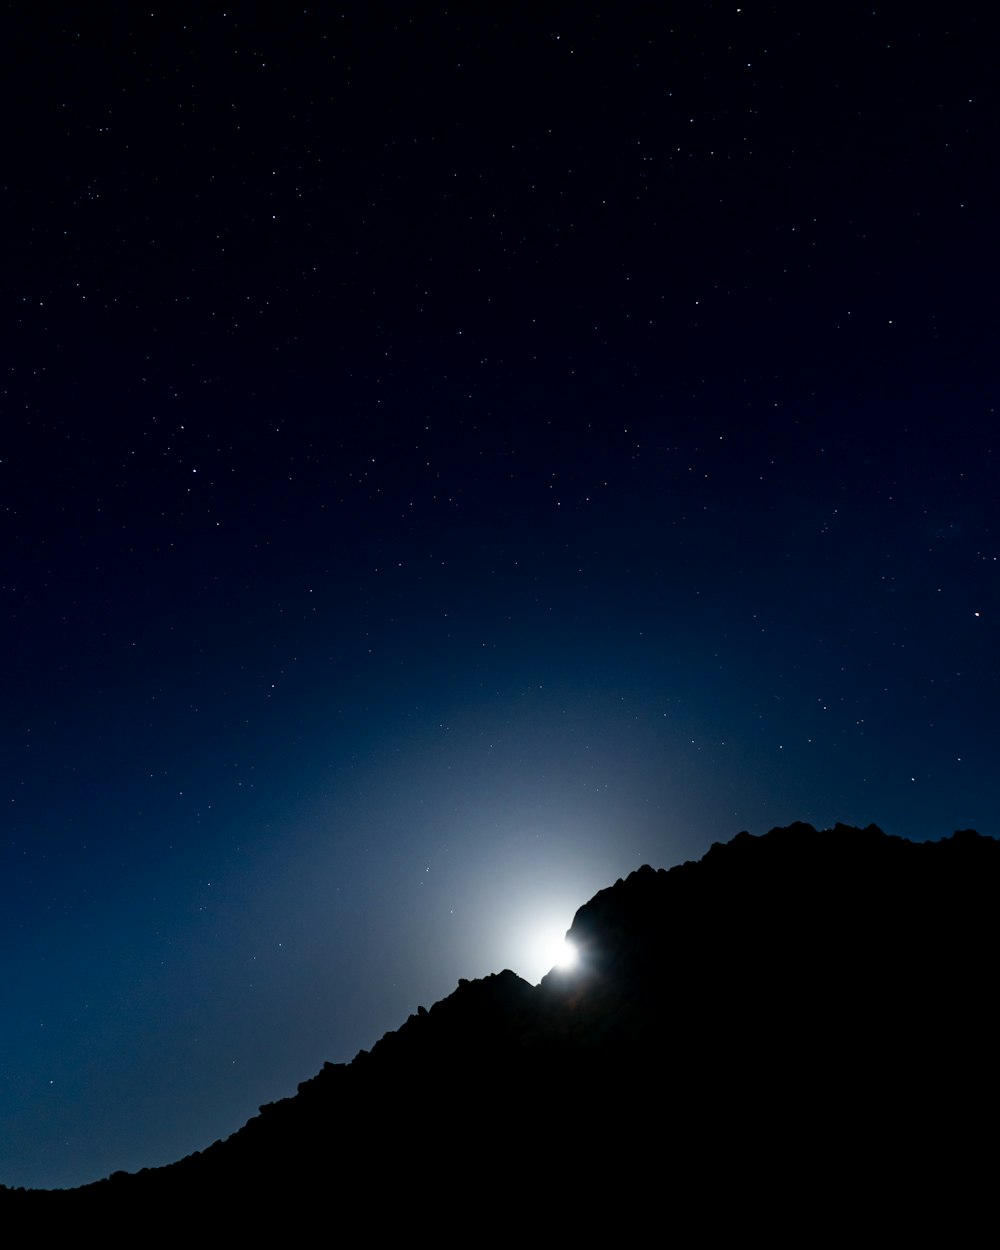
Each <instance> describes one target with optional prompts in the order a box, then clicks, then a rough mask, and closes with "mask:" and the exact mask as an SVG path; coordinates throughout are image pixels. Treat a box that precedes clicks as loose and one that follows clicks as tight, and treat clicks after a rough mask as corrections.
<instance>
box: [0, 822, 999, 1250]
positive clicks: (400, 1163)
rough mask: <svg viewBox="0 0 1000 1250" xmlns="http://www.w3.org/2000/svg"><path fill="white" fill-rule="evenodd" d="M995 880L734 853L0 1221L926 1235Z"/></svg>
mask: <svg viewBox="0 0 1000 1250" xmlns="http://www.w3.org/2000/svg"><path fill="white" fill-rule="evenodd" d="M998 886H1000V843H998V842H996V841H995V840H993V839H992V838H986V837H981V836H980V835H979V834H977V833H975V832H974V831H972V830H966V831H963V832H959V833H955V834H954V835H953V836H952V837H950V838H945V839H942V840H941V841H939V842H934V843H912V842H909V841H906V840H905V839H902V838H897V837H889V836H887V835H886V834H884V833H883V832H882V831H881V830H879V829H878V828H876V827H875V826H869V827H868V828H866V829H856V828H852V827H848V826H844V825H837V826H836V827H835V828H833V829H828V830H825V831H822V832H818V831H817V830H815V829H813V828H812V827H811V826H809V825H804V824H796V825H792V826H790V827H788V828H781V829H773V830H772V831H771V832H770V833H769V834H767V835H766V836H764V837H751V836H750V834H748V833H741V834H739V835H737V836H736V837H735V838H733V839H732V841H730V842H729V843H727V844H725V845H721V844H719V843H716V844H715V845H713V846H712V848H711V849H710V850H709V851H708V853H707V854H706V855H705V856H704V857H703V858H702V859H701V860H699V861H697V862H694V863H686V864H681V865H679V866H678V867H675V868H672V869H670V870H669V871H664V870H663V869H660V870H654V869H652V868H650V867H642V868H640V869H639V870H638V871H636V872H633V873H632V874H631V875H630V876H629V877H628V878H627V879H625V880H619V881H618V882H616V883H615V884H614V885H613V886H611V887H610V888H608V889H606V890H602V891H601V892H600V893H599V894H597V895H596V896H595V897H594V898H593V899H591V900H590V902H588V903H586V904H585V905H584V906H583V907H581V908H580V910H579V911H578V912H577V913H576V916H575V918H574V920H573V925H572V928H571V930H570V937H571V939H572V941H573V942H574V943H575V945H576V946H577V948H578V950H579V953H580V962H579V965H578V967H577V968H576V969H574V970H573V971H572V972H559V971H553V972H551V973H549V975H548V976H547V977H546V978H544V980H543V981H542V983H541V984H540V985H539V986H531V985H529V984H528V983H527V982H525V981H522V980H521V979H520V978H519V977H517V976H515V974H514V973H512V972H509V971H504V972H501V973H498V974H496V975H494V976H490V977H486V978H485V979H483V980H479V981H461V982H460V983H459V985H458V988H457V989H456V990H455V992H454V993H453V994H451V995H450V996H449V997H448V998H446V999H444V1000H443V1001H441V1002H439V1003H436V1004H435V1005H434V1006H433V1007H431V1009H430V1010H429V1011H425V1010H424V1009H423V1008H420V1009H419V1010H418V1012H417V1013H416V1014H414V1015H412V1016H410V1018H409V1019H408V1020H407V1021H406V1022H405V1023H404V1024H403V1025H402V1026H401V1027H400V1028H399V1029H398V1030H397V1031H396V1032H393V1033H388V1034H386V1035H385V1036H384V1037H383V1038H382V1039H381V1040H380V1041H379V1042H378V1043H377V1044H376V1045H375V1046H374V1047H373V1048H372V1050H371V1051H370V1052H367V1051H362V1052H361V1053H360V1054H359V1055H358V1056H357V1057H356V1058H355V1059H354V1061H353V1062H352V1063H350V1064H339V1065H334V1064H327V1065H325V1066H324V1068H323V1069H322V1071H320V1072H319V1073H318V1074H317V1075H316V1076H314V1077H313V1078H312V1079H311V1080H308V1081H305V1082H304V1083H303V1084H302V1085H300V1086H299V1090H298V1093H297V1094H296V1095H295V1097H293V1098H289V1099H285V1100H283V1101H280V1102H277V1103H273V1104H270V1105H268V1106H264V1107H262V1108H261V1109H260V1115H259V1116H257V1117H255V1118H254V1119H252V1120H251V1121H249V1122H248V1123H247V1124H246V1125H245V1126H244V1128H243V1129H241V1130H240V1131H239V1132H238V1133H235V1134H234V1135H233V1136H232V1137H230V1138H229V1139H228V1140H227V1141H225V1142H216V1143H215V1144H214V1145H213V1146H211V1147H210V1148H208V1149H207V1150H205V1151H202V1152H200V1153H196V1154H194V1155H191V1156H189V1157H188V1158H186V1159H183V1160H181V1161H180V1162H178V1163H175V1164H172V1165H171V1166H169V1167H166V1168H159V1169H146V1170H143V1171H142V1172H140V1173H138V1174H135V1175H132V1176H127V1175H125V1174H123V1173H118V1174H116V1175H115V1176H112V1177H111V1178H110V1179H108V1180H106V1181H101V1182H98V1183H97V1184H94V1185H89V1186H85V1187H83V1188H81V1189H78V1190H69V1191H23V1190H18V1191H2V1192H0V1198H2V1201H0V1210H3V1211H4V1212H5V1214H7V1216H8V1219H9V1220H19V1219H30V1220H32V1222H35V1221H37V1220H41V1221H49V1222H50V1225H51V1226H54V1227H57V1226H59V1224H60V1222H61V1221H63V1220H65V1221H67V1222H69V1223H71V1224H72V1227H74V1228H76V1227H82V1226H83V1225H82V1224H81V1223H80V1222H81V1221H83V1222H84V1224H85V1223H86V1222H87V1221H93V1220H97V1221H99V1222H100V1224H101V1227H102V1228H103V1229H104V1230H105V1231H106V1232H108V1233H109V1235H112V1236H113V1235H114V1229H115V1227H118V1229H119V1231H120V1233H121V1235H122V1236H123V1237H124V1236H126V1234H127V1230H128V1229H130V1228H132V1229H134V1228H135V1221H141V1222H142V1224H143V1226H150V1224H151V1222H152V1226H154V1227H159V1228H161V1230H162V1229H164V1228H169V1229H171V1230H172V1231H176V1232H181V1231H184V1230H185V1229H188V1228H191V1227H195V1226H197V1227H200V1228H206V1227H211V1228H214V1229H215V1230H216V1231H218V1232H219V1233H220V1234H221V1233H223V1232H225V1231H226V1230H229V1231H233V1230H239V1231H248V1232H259V1231H261V1230H265V1229H266V1230H269V1231H270V1232H273V1233H276V1234H282V1235H292V1236H294V1237H296V1238H297V1237H298V1236H299V1233H300V1232H301V1233H302V1235H303V1236H304V1235H305V1233H304V1232H303V1231H302V1230H305V1229H306V1228H308V1227H310V1226H311V1225H312V1224H313V1223H314V1222H315V1221H316V1220H322V1221H323V1222H324V1226H333V1227H336V1228H337V1229H354V1230H355V1235H356V1233H357V1230H358V1228H359V1226H360V1227H363V1228H364V1230H365V1232H366V1234H369V1235H371V1234H375V1235H377V1234H378V1233H379V1232H384V1233H389V1234H393V1235H398V1234H399V1233H405V1232H407V1231H413V1230H416V1229H417V1228H419V1227H420V1226H422V1225H423V1224H424V1223H425V1222H427V1221H430V1223H431V1225H432V1227H433V1229H434V1230H435V1231H434V1232H433V1234H432V1235H433V1236H434V1237H435V1239H438V1240H440V1239H443V1240H446V1241H451V1240H458V1239H460V1238H461V1239H462V1240H467V1239H469V1238H479V1237H482V1236H484V1235H489V1234H490V1233H492V1234H494V1235H500V1234H502V1235H504V1236H505V1237H506V1236H514V1235H516V1236H518V1237H535V1236H539V1235H542V1234H543V1233H546V1234H550V1235H562V1236H564V1235H577V1234H581V1235H588V1234H590V1235H595V1234H597V1233H598V1232H600V1233H602V1235H608V1236H612V1235H614V1236H623V1235H625V1236H631V1235H639V1234H640V1232H641V1230H643V1229H645V1228H646V1227H647V1225H648V1223H649V1221H657V1222H659V1221H660V1220H661V1218H662V1216H663V1214H664V1211H666V1210H669V1212H670V1213H671V1215H672V1217H673V1218H675V1219H676V1220H677V1221H679V1226H680V1227H682V1228H683V1229H686V1230H688V1232H687V1233H686V1234H685V1235H694V1234H695V1233H697V1235H698V1237H699V1239H700V1238H702V1237H707V1236H710V1235H711V1231H712V1230H716V1231H717V1232H723V1231H727V1235H729V1234H730V1233H731V1232H732V1231H735V1230H737V1229H744V1230H745V1229H749V1228H751V1227H762V1228H766V1229H768V1230H770V1231H771V1233H773V1234H775V1235H780V1236H782V1237H786V1236H787V1237H792V1236H796V1237H798V1236H800V1235H810V1236H811V1235H814V1234H815V1231H816V1230H817V1229H818V1228H830V1229H834V1228H837V1229H840V1231H841V1232H845V1231H848V1230H850V1229H852V1228H855V1226H856V1222H857V1221H858V1220H859V1219H861V1218H862V1217H863V1218H864V1219H865V1221H866V1226H871V1227H873V1229H874V1230H876V1231H877V1230H878V1229H881V1230H882V1233H883V1234H884V1233H887V1232H889V1231H890V1230H894V1235H895V1234H898V1231H899V1229H900V1228H901V1227H902V1226H903V1225H909V1224H911V1223H912V1224H913V1226H914V1227H918V1226H919V1228H921V1229H922V1230H923V1231H924V1232H927V1231H929V1230H930V1229H931V1228H932V1227H934V1225H935V1223H936V1222H940V1225H941V1229H942V1231H943V1230H945V1229H946V1230H947V1231H948V1234H949V1235H951V1236H954V1235H955V1233H956V1232H959V1233H960V1232H961V1230H962V1228H963V1226H965V1225H967V1224H969V1222H970V1221H974V1220H975V1218H976V1217H975V1213H976V1211H977V1209H978V1205H979V1198H980V1196H985V1195H986V1194H989V1193H991V1192H992V1176H993V1166H992V1165H993V1145H992V1140H993V1135H994V1125H995V1123H996V1117H995V1112H996V1110H997V1103H998V1099H997V1079H996V1054H995V1048H994V1046H993V1045H992V1043H993V1041H994V1037H995V1028H996V1026H995V1024H994V1016H995V1009H994V999H995V997H996V993H995V980H996V972H995V968H996V929H997V898H998ZM872 1221H874V1224H872ZM295 1230H299V1232H296V1231H295Z"/></svg>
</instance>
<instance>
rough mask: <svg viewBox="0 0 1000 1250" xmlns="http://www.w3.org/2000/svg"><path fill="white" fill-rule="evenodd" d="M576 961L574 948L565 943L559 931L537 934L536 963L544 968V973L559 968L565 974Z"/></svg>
mask: <svg viewBox="0 0 1000 1250" xmlns="http://www.w3.org/2000/svg"><path fill="white" fill-rule="evenodd" d="M576 961H577V950H576V947H575V946H574V945H573V944H572V943H571V942H567V941H566V938H565V936H564V934H563V933H562V932H561V931H558V930H557V931H555V932H550V933H541V934H539V936H538V952H537V958H536V962H537V963H538V964H539V965H542V966H544V968H545V970H546V971H549V970H551V969H552V968H559V969H561V970H562V971H563V972H567V971H569V969H570V968H572V967H573V966H574V965H575V964H576Z"/></svg>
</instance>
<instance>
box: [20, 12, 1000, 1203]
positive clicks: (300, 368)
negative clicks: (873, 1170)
mask: <svg viewBox="0 0 1000 1250" xmlns="http://www.w3.org/2000/svg"><path fill="white" fill-rule="evenodd" d="M652 8H653V6H648V7H647V6H643V7H642V11H641V12H640V11H639V9H638V8H636V9H632V8H631V7H630V6H627V5H625V6H623V5H620V4H618V5H611V6H608V7H607V8H604V7H601V8H600V9H595V8H594V7H593V6H589V5H581V4H572V5H566V6H540V5H530V6H529V5H522V6H515V9H514V11H513V13H504V12H500V11H499V9H498V7H497V6H486V5H475V6H473V5H468V6H466V5H461V4H455V5H453V6H449V7H447V8H444V7H441V6H436V5H421V4H413V5H410V4H406V5H403V4H399V5H393V6H378V5H367V4H366V5H356V4H353V3H352V4H348V5H346V6H345V5H338V6H326V5H320V6H317V7H316V8H309V9H304V10H298V11H294V12H293V11H291V10H290V9H289V10H287V11H284V9H283V7H282V6H277V5H272V6H266V5H265V6H253V7H252V8H251V7H250V6H242V5H234V6H233V7H232V8H231V9H229V10H225V11H224V10H223V9H222V8H221V7H220V6H218V5H216V6H215V7H214V8H213V7H211V6H204V5H198V6H190V7H187V8H186V7H185V6H182V5H177V4H171V5H169V6H164V7H163V8H162V9H161V8H160V7H153V8H152V9H150V8H148V7H147V8H145V9H144V8H142V7H141V6H139V5H134V4H133V5H100V4H98V5H93V6H89V5H88V6H82V5H71V6H60V5H57V4H54V5H46V6H38V8H37V10H36V9H35V8H34V7H30V6H27V5H18V6H13V10H11V9H8V12H7V15H6V19H5V22H4V34H3V38H2V39H0V47H2V48H3V52H2V54H0V55H2V58H3V61H4V65H3V71H2V76H0V81H3V82H4V83H5V86H6V90H7V92H8V94H9V98H8V101H7V104H6V106H5V110H4V120H5V127H4V131H5V135H4V141H3V153H4V155H3V162H2V166H0V185H2V189H3V206H4V222H5V225H4V231H3V239H4V245H5V246H4V253H5V257H4V264H3V270H2V277H0V290H2V300H3V311H4V322H3V324H4V335H3V340H2V342H3V357H4V359H3V389H2V394H0V406H2V418H0V509H2V511H0V517H2V525H3V530H2V534H3V537H2V546H0V552H2V565H0V612H2V628H3V639H4V656H5V663H4V665H3V674H2V682H3V691H2V702H0V709H2V719H0V726H2V740H0V801H2V804H3V810H2V824H0V883H2V884H0V889H2V897H0V904H2V906H0V941H2V947H0V949H2V956H3V957H2V964H0V1076H2V1084H0V1182H5V1183H7V1184H9V1185H15V1184H22V1185H45V1186H52V1185H72V1184H79V1183H82V1182H85V1181H90V1180H94V1179H96V1178H98V1177H100V1176H104V1175H107V1174H108V1173H109V1172H111V1171H113V1170H115V1169H118V1168H125V1169H128V1170H134V1169H137V1168H140V1167H143V1166H147V1165H156V1164H162V1163H166V1162H168V1161H170V1160H172V1159H175V1158H178V1157H180V1156H182V1155H183V1154H186V1153H188V1152H190V1151H191V1150H194V1149H198V1148H202V1147H205V1146H207V1145H209V1144H210V1143H211V1142H212V1141H214V1140H215V1139H216V1138H219V1137H224V1136H226V1135H228V1134H229V1133H231V1132H233V1131H234V1130H235V1129H237V1128H238V1127H239V1126H240V1125H241V1124H242V1123H243V1122H244V1121H245V1120H246V1119H247V1118H248V1117H249V1116H250V1115H252V1114H254V1113H255V1112H256V1109H257V1107H258V1105H259V1104H260V1103H263V1102H268V1101H271V1100H273V1099H275V1098H278V1097H284V1096H287V1095H289V1094H291V1093H293V1092H294V1090H295V1086H296V1084H297V1083H298V1082H299V1081H301V1080H304V1079H306V1078H308V1077H310V1076H312V1075H313V1074H314V1073H315V1071H316V1070H317V1069H318V1068H319V1067H320V1066H321V1065H322V1063H323V1062H324V1060H333V1061H347V1060H350V1059H351V1058H352V1057H353V1055H354V1054H355V1053H356V1052H357V1050H358V1049H359V1048H361V1047H368V1046H370V1045H371V1044H372V1043H373V1042H374V1041H376V1040H377V1038H378V1037H379V1036H380V1035H381V1034H382V1033H383V1032H385V1031H386V1030H387V1029H390V1028H395V1027H396V1026H398V1025H399V1024H400V1023H401V1022H402V1021H403V1020H404V1019H405V1018H406V1016H407V1015H408V1014H409V1013H410V1012H412V1011H415V1010H416V1008H417V1006H418V1004H423V1005H425V1006H429V1005H430V1004H431V1003H432V1002H433V1001H435V1000H436V999H439V998H441V997H443V996H444V995H446V994H447V993H449V992H451V990H452V989H454V987H455V985H456V982H457V979H458V977H460V976H462V977H475V976H482V975H485V974H487V973H489V972H494V971H498V970H500V969H501V968H504V967H511V968H513V969H514V970H515V971H516V972H519V973H520V974H521V975H523V976H525V977H527V978H528V979H529V980H532V981H537V980H538V979H539V977H540V976H541V975H542V974H543V973H544V972H545V971H546V970H547V968H548V966H549V964H550V962H551V959H550V958H549V957H548V956H546V955H545V954H544V953H542V952H541V950H540V947H539V936H540V935H542V934H544V933H546V932H549V933H551V932H553V931H554V932H555V933H557V934H559V933H561V932H562V931H564V930H565V929H566V928H568V926H569V924H570V921H571V920H572V916H573V913H574V911H575V909H576V908H577V907H578V906H579V905H580V904H582V903H583V902H585V901H586V899H588V898H589V897H590V896H591V895H592V894H593V893H595V892H596V891H597V890H598V889H600V888H603V887H604V886H606V885H609V884H611V883H612V882H613V881H614V880H615V879H616V878H617V877H619V876H624V875H627V874H628V872H630V871H631V870H632V869H634V868H636V867H638V866H639V865H640V864H642V863H644V862H648V863H652V864H653V865H655V866H670V865H672V864H674V863H677V862H679V861H681V860H684V859H688V858H695V857H697V856H699V855H701V854H702V853H703V852H704V851H705V850H706V849H707V848H708V846H709V845H710V844H711V843H712V842H713V841H714V840H727V839H728V838H730V837H732V836H733V835H734V834H735V833H737V832H738V831H740V830H741V829H749V830H750V831H751V832H752V833H755V834H761V833H764V832H766V830H767V829H769V828H771V827H772V826H774V825H779V824H787V823H790V822H791V821H793V820H806V821H810V822H811V823H813V824H815V825H817V826H826V825H831V824H833V823H834V822H835V821H838V820H840V821H844V822H848V823H854V824H861V825H864V824H867V823H869V822H871V821H874V822H876V823H878V824H879V825H881V826H882V827H883V828H884V829H885V830H886V831H887V832H889V833H898V834H903V835H906V836H910V837H914V838H929V837H933V838H936V837H940V836H944V835H947V834H949V833H951V832H952V830H954V829H956V828H965V827H970V826H971V827H975V828H977V829H979V830H980V832H982V833H986V834H994V835H996V834H1000V798H998V793H997V786H996V767H995V765H996V760H997V758H998V746H1000V743H998V731H997V712H996V705H997V697H998V689H997V684H998V683H997V664H996V653H997V645H998V643H997V632H996V621H997V611H998V603H997V582H998V556H1000V535H998V499H1000V490H998V486H1000V483H998V480H997V479H998V473H997V466H996V461H997V458H998V451H997V450H996V448H997V434H996V430H997V400H998V397H997V330H998V316H997V297H996V292H997V274H998V266H997V259H998V257H997V252H998V231H997V212H998V204H997V190H998V175H997V165H998V163H997V154H996V135H997V121H998V110H997V107H996V105H997V100H996V75H995V63H994V62H995V55H994V50H993V47H992V42H991V40H990V38H988V36H987V31H986V29H985V26H984V22H985V18H984V19H983V22H980V21H979V19H978V18H977V16H976V13H977V11H979V12H981V13H985V10H982V8H981V6H977V5H963V4H958V5H945V6H939V5H935V6H933V7H932V6H929V5H922V4H909V5H894V6H888V7H882V6H872V5H871V4H870V3H869V4H867V5H863V6H862V5H853V4H839V5H835V6H809V5H799V4H794V5H793V4H777V5H775V4H768V5H761V4H754V3H750V4H744V5H742V6H738V5H732V4H708V3H695V2H692V3H688V4H684V5H663V6H660V12H659V13H656V12H654V11H651V10H652ZM692 940H693V941H697V936H696V935H693V936H692ZM907 941H908V935H907V934H900V950H901V955H904V956H905V952H906V949H907ZM677 958H678V960H683V958H684V951H683V950H679V951H678V952H677ZM733 1044H734V1047H738V1045H739V1039H738V1038H734V1039H733Z"/></svg>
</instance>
